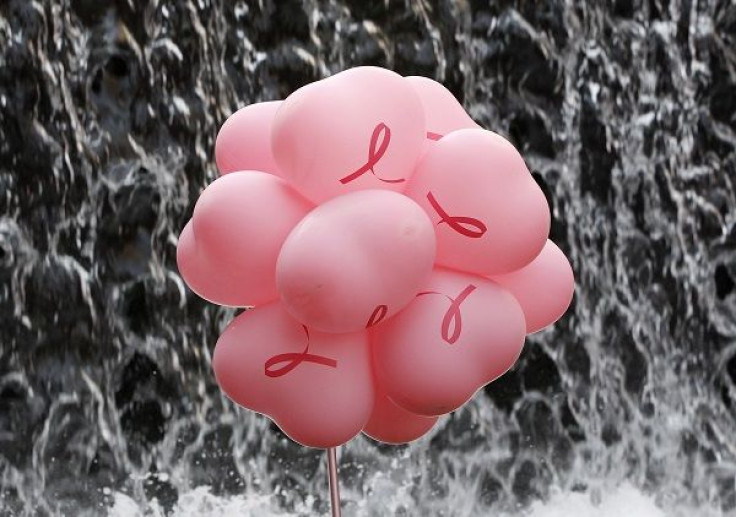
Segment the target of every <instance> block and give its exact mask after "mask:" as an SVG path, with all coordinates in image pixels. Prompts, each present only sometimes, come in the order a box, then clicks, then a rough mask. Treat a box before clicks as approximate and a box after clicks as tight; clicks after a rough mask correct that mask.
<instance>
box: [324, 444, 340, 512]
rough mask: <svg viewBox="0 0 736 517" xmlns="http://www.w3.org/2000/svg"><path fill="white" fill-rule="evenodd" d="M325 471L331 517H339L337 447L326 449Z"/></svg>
mask: <svg viewBox="0 0 736 517" xmlns="http://www.w3.org/2000/svg"><path fill="white" fill-rule="evenodd" d="M327 471H328V473H329V479H330V505H331V506H332V517H340V485H339V484H338V479H337V447H330V448H329V449H327Z"/></svg>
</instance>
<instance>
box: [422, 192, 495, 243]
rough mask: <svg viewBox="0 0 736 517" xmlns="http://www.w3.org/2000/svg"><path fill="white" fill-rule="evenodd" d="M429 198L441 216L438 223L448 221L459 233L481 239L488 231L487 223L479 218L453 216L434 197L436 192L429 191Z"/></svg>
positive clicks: (448, 224)
mask: <svg viewBox="0 0 736 517" xmlns="http://www.w3.org/2000/svg"><path fill="white" fill-rule="evenodd" d="M427 199H428V200H429V204H430V205H432V208H434V210H435V212H437V214H438V215H439V216H440V222H439V223H437V224H438V225H439V224H442V223H447V226H449V227H450V228H452V229H453V230H455V231H456V232H457V233H459V234H460V235H464V236H466V237H470V238H471V239H480V238H481V237H483V235H485V233H486V232H487V231H488V228H487V227H486V225H485V223H483V221H481V220H479V219H475V218H474V217H466V216H462V215H460V216H452V215H450V214H448V213H447V212H445V209H444V208H442V206H440V204H439V202H438V201H437V198H436V197H434V194H432V193H431V192H427Z"/></svg>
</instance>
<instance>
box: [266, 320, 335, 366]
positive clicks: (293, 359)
mask: <svg viewBox="0 0 736 517" xmlns="http://www.w3.org/2000/svg"><path fill="white" fill-rule="evenodd" d="M302 328H303V329H304V333H305V334H306V335H307V346H306V347H304V350H303V351H302V352H290V353H288V354H278V355H275V356H273V357H272V358H271V359H269V360H268V361H266V363H265V365H264V370H265V372H264V373H265V374H266V377H281V376H283V375H286V374H287V373H289V372H290V371H291V370H293V369H294V368H296V367H297V366H299V365H300V364H302V363H315V364H321V365H323V366H329V367H330V368H337V361H336V360H335V359H330V358H329V357H324V356H321V355H315V354H310V353H309V330H308V329H307V327H305V326H304V325H302ZM281 363H286V364H284V366H282V367H280V368H276V369H275V370H274V369H273V367H274V366H276V365H278V364H281Z"/></svg>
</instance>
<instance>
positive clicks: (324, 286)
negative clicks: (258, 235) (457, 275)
mask: <svg viewBox="0 0 736 517" xmlns="http://www.w3.org/2000/svg"><path fill="white" fill-rule="evenodd" d="M434 254H435V237H434V231H433V229H432V224H431V223H430V222H429V219H428V218H427V216H426V214H425V213H424V212H423V211H422V209H421V208H419V206H417V204H416V203H414V202H413V201H412V200H411V199H409V198H407V197H406V196H403V195H401V194H397V193H395V192H391V191H386V190H368V191H360V192H353V193H350V194H345V195H343V196H340V197H337V198H334V199H332V200H330V201H328V202H326V203H324V204H322V205H320V206H318V207H317V208H315V209H314V210H313V211H312V212H310V213H309V214H308V215H307V216H306V217H305V218H304V219H303V220H302V221H301V222H300V223H299V225H298V226H297V227H296V228H294V230H293V231H292V232H291V234H290V235H289V237H288V238H287V239H286V242H284V245H283V247H282V249H281V254H280V255H279V257H278V262H277V264H276V284H277V286H278V291H279V295H280V296H281V300H282V302H283V304H284V307H285V308H286V310H287V311H288V312H289V313H291V315H292V316H293V317H294V318H296V319H297V320H298V321H300V322H301V323H304V324H305V325H307V326H308V327H309V328H314V329H317V330H321V331H323V332H353V331H356V330H360V329H364V328H367V327H371V326H373V325H375V324H377V323H379V322H380V321H382V320H384V319H386V318H389V317H391V316H392V315H393V314H396V312H398V311H399V310H401V309H402V308H403V307H405V306H406V305H407V304H408V303H409V302H410V301H411V300H412V299H413V298H414V296H415V295H416V293H417V292H418V291H419V288H420V287H421V286H422V284H423V283H424V282H425V281H426V279H427V278H428V276H429V274H430V272H431V270H432V264H433V262H434Z"/></svg>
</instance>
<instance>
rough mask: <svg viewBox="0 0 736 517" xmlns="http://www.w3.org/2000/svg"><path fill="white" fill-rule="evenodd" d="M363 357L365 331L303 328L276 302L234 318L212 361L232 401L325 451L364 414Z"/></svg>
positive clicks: (369, 398) (367, 372) (359, 425)
mask: <svg viewBox="0 0 736 517" xmlns="http://www.w3.org/2000/svg"><path fill="white" fill-rule="evenodd" d="M369 355H370V352H369V347H368V338H367V336H366V334H365V333H364V332H360V333H354V334H322V333H320V332H316V331H313V330H307V329H306V327H304V326H303V325H301V324H299V323H297V322H296V321H294V320H293V319H292V318H291V317H290V316H289V315H288V314H287V313H286V312H285V311H284V310H283V309H282V307H281V306H280V304H278V303H274V304H270V305H266V306H263V307H258V308H256V309H253V310H251V311H248V312H245V313H243V314H241V315H240V316H238V317H237V318H236V319H235V320H233V322H232V323H231V324H230V325H229V326H228V327H227V329H225V332H224V333H223V334H222V336H220V339H219V340H218V341H217V345H216V347H215V353H214V357H213V358H212V366H213V368H214V370H215V376H216V378H217V382H218V384H219V385H220V387H221V388H222V390H223V391H224V392H225V394H226V395H227V396H228V397H230V398H231V399H232V400H233V401H234V402H235V403H237V404H239V405H241V406H243V407H245V408H247V409H251V410H253V411H257V412H259V413H263V414H264V415H267V416H268V417H270V418H271V419H272V420H273V421H274V422H276V424H277V425H278V426H279V427H280V428H281V430H282V431H284V433H286V434H287V435H288V436H289V437H290V438H291V439H292V440H294V441H296V442H298V443H300V444H302V445H306V446H308V447H320V448H328V447H336V446H338V445H341V444H343V443H345V442H347V441H348V440H350V439H351V438H353V437H354V436H355V435H357V434H358V433H359V432H360V431H361V429H363V427H364V426H365V424H366V422H367V421H368V418H369V417H370V413H371V409H372V407H373V398H374V393H373V381H372V378H371V375H372V374H371V368H370V357H369Z"/></svg>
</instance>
